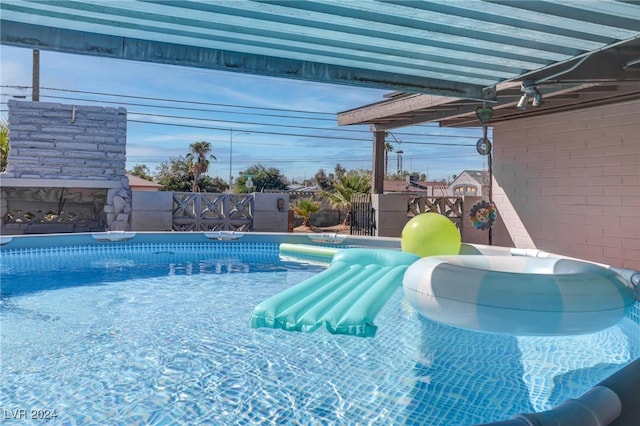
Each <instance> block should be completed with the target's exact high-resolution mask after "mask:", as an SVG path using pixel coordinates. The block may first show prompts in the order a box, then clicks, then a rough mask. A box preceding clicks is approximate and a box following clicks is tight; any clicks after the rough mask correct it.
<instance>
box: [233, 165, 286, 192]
mask: <svg viewBox="0 0 640 426" xmlns="http://www.w3.org/2000/svg"><path fill="white" fill-rule="evenodd" d="M249 177H251V181H252V182H253V186H252V187H251V189H249V188H247V180H248V179H249ZM234 189H235V191H236V192H238V193H245V194H246V193H248V192H263V191H268V190H273V191H283V190H285V189H287V180H286V178H285V177H284V175H283V174H282V172H281V171H280V170H278V169H276V168H275V167H268V168H267V167H265V166H263V165H262V164H256V165H253V166H251V167H248V168H247V169H245V170H244V171H242V172H240V177H238V179H236V186H235V188H234Z"/></svg>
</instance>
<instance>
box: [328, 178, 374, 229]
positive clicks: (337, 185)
mask: <svg viewBox="0 0 640 426" xmlns="http://www.w3.org/2000/svg"><path fill="white" fill-rule="evenodd" d="M369 192H371V173H370V172H368V171H365V170H350V171H349V172H347V173H346V174H344V175H343V176H341V177H340V178H338V180H337V181H336V182H334V185H333V191H321V192H320V194H321V195H322V196H323V197H325V198H326V199H327V200H329V202H330V203H331V205H332V206H333V207H335V208H338V209H341V210H344V211H345V217H344V221H343V222H342V224H343V225H349V224H350V222H351V197H353V196H354V195H357V194H368V193H369Z"/></svg>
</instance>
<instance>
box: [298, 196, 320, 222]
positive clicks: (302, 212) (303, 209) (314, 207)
mask: <svg viewBox="0 0 640 426" xmlns="http://www.w3.org/2000/svg"><path fill="white" fill-rule="evenodd" d="M291 208H292V209H293V212H294V213H295V214H296V215H298V216H299V217H301V218H302V220H303V222H302V226H305V227H307V228H311V227H312V226H311V221H310V219H311V215H312V214H314V213H315V212H317V211H318V210H320V202H319V201H313V199H311V198H300V199H298V200H296V201H295V202H294V203H293V204H292V205H291Z"/></svg>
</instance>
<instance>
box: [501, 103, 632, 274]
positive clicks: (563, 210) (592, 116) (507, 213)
mask: <svg viewBox="0 0 640 426" xmlns="http://www.w3.org/2000/svg"><path fill="white" fill-rule="evenodd" d="M493 135H494V168H493V172H494V188H493V194H494V197H493V198H494V201H495V202H496V205H497V206H498V209H499V212H500V214H501V217H502V219H503V220H504V222H505V225H506V229H505V230H506V232H500V233H494V244H502V245H510V244H512V245H515V246H517V247H530V248H537V249H540V250H545V251H549V252H554V253H558V254H563V255H567V256H574V257H579V258H583V259H587V260H591V261H596V262H602V263H607V264H611V265H614V266H620V267H627V268H634V269H640V100H637V101H630V102H625V103H620V104H617V105H608V106H601V107H594V108H588V109H584V110H580V111H574V112H566V113H557V114H553V115H547V116H544V117H533V118H528V119H520V120H514V121H509V122H504V123H498V124H496V125H495V127H494V131H493Z"/></svg>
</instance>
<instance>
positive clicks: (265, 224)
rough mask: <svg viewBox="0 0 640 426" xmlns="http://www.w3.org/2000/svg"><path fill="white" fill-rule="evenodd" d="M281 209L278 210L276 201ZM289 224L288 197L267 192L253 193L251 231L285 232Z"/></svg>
mask: <svg viewBox="0 0 640 426" xmlns="http://www.w3.org/2000/svg"><path fill="white" fill-rule="evenodd" d="M279 199H282V200H283V201H281V203H282V206H283V208H282V209H278V200H279ZM288 224H289V195H288V194H275V193H268V192H254V193H253V231H255V232H287V230H288Z"/></svg>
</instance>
